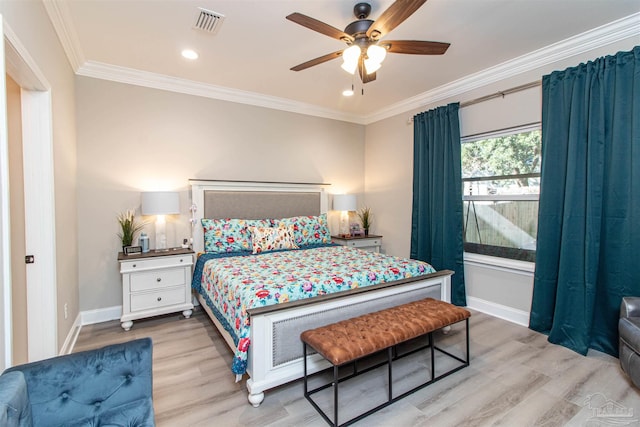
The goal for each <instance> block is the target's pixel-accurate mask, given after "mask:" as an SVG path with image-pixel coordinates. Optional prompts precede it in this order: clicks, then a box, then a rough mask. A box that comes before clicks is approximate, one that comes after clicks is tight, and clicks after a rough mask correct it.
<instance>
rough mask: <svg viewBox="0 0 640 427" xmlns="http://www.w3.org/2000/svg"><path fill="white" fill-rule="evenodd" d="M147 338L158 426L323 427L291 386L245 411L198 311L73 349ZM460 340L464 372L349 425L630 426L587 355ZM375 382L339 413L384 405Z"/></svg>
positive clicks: (400, 371) (631, 404)
mask: <svg viewBox="0 0 640 427" xmlns="http://www.w3.org/2000/svg"><path fill="white" fill-rule="evenodd" d="M147 336H148V337H151V338H152V339H153V344H154V346H153V398H154V408H155V414H156V422H157V425H158V426H325V425H327V424H326V423H325V421H324V420H322V418H321V417H320V416H319V415H318V414H317V413H316V411H315V410H314V409H313V407H312V406H311V405H310V404H309V403H308V402H307V401H306V400H305V399H304V397H303V396H302V382H301V381H295V382H293V383H290V384H287V385H284V386H281V387H278V388H276V389H274V390H270V391H267V392H266V393H265V396H266V397H265V400H264V402H263V403H262V405H261V406H260V407H259V408H253V407H252V406H250V405H249V403H248V402H247V399H246V396H247V391H246V388H245V386H244V381H243V382H242V383H235V382H234V376H233V375H232V374H231V371H230V365H231V356H232V353H231V351H230V350H229V348H228V347H227V346H226V344H225V342H224V341H223V339H222V337H221V336H220V335H219V334H218V332H217V330H216V329H215V327H214V326H213V325H212V323H211V321H210V320H209V318H208V317H207V316H206V314H204V313H202V312H201V311H199V310H196V311H195V312H194V315H193V316H192V317H191V318H190V319H184V318H182V317H181V316H180V315H178V314H175V315H167V316H162V317H157V318H153V319H148V320H140V321H136V322H134V325H133V328H132V329H131V331H129V332H124V331H123V330H122V328H121V327H120V323H119V322H117V321H112V322H105V323H101V324H96V325H89V326H85V327H83V328H82V330H81V332H80V335H79V337H78V340H77V342H76V345H75V348H74V351H82V350H87V349H91V348H97V347H101V346H103V345H107V344H112V343H117V342H123V341H127V340H131V339H134V338H141V337H147ZM470 337H471V343H470V346H471V364H470V366H469V367H467V368H464V369H462V370H461V371H459V372H457V373H455V374H453V375H451V376H449V377H447V378H445V379H443V380H441V381H439V382H436V383H435V384H432V385H430V386H428V387H426V388H424V389H422V390H420V391H418V392H416V393H414V394H412V395H410V396H408V397H406V398H405V399H403V400H400V401H399V402H396V403H395V404H393V405H391V406H389V407H387V408H385V409H383V410H381V411H379V412H377V413H375V414H373V415H371V416H369V417H367V418H365V419H364V420H361V421H360V422H358V423H356V424H354V425H355V426H367V427H368V426H394V427H399V426H436V427H437V426H444V427H449V426H456V427H457V426H514V427H515V426H517V427H520V426H563V425H566V426H594V427H595V426H608V425H617V426H625V425H629V426H640V421H639V420H640V391H638V390H637V389H635V388H633V386H632V385H631V383H630V382H629V381H628V379H627V378H626V377H625V375H624V373H623V372H622V371H621V370H620V368H619V364H618V360H617V359H615V358H613V357H610V356H607V355H604V354H601V353H597V352H590V353H589V355H588V356H587V357H583V356H580V355H578V354H576V353H574V352H572V351H571V350H568V349H566V348H564V347H561V346H556V345H553V344H550V343H548V342H547V340H546V336H544V335H541V334H539V333H536V332H534V331H531V330H529V329H527V328H525V327H522V326H518V325H515V324H512V323H509V322H506V321H504V320H500V319H497V318H494V317H491V316H488V315H486V314H483V313H478V312H473V314H472V316H471V321H470ZM463 339H464V332H463V329H462V328H461V327H454V329H453V331H452V333H450V334H448V335H447V336H442V335H441V336H439V337H437V341H436V342H437V343H438V344H439V345H442V346H444V347H447V348H449V349H453V351H457V350H460V349H461V348H462V342H463ZM425 358H428V355H427V354H417V355H414V356H411V357H407V358H406V359H404V360H406V362H404V361H403V364H401V365H399V366H398V367H397V368H396V365H394V378H397V382H398V384H399V385H398V386H396V385H395V384H396V382H394V387H397V388H398V391H401V390H399V388H400V387H402V386H404V385H405V384H406V383H410V382H411V381H415V380H416V378H418V373H419V372H421V368H423V367H424V368H425V369H428V368H426V367H427V366H428V360H425ZM385 379H386V370H384V371H382V372H381V373H380V374H379V375H375V374H374V373H372V374H368V375H363V376H362V377H358V378H356V379H354V380H352V382H347V383H344V385H342V384H341V387H344V388H341V399H340V400H341V403H342V405H344V407H345V409H344V412H345V416H346V415H348V414H347V412H348V411H349V410H357V411H359V410H362V409H364V408H369V407H372V406H375V405H376V404H377V402H374V400H375V399H376V397H379V398H384V397H385V396H386V394H385V393H386V385H385ZM318 380H319V379H318ZM319 400H321V401H322V400H323V396H319ZM607 403H608V406H607ZM603 405H604V407H605V409H606V410H608V411H611V410H614V409H617V412H618V417H617V418H616V420H613V419H612V418H610V417H607V416H606V415H607V413H604V414H603V413H602V411H598V408H601V407H603ZM341 408H342V407H341ZM341 410H342V409H341ZM620 415H622V416H620ZM343 421H344V420H343V419H341V420H340V422H343ZM613 421H617V422H616V423H612V422H613Z"/></svg>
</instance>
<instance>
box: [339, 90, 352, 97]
mask: <svg viewBox="0 0 640 427" xmlns="http://www.w3.org/2000/svg"><path fill="white" fill-rule="evenodd" d="M342 96H353V90H351V89H347V90H343V91H342Z"/></svg>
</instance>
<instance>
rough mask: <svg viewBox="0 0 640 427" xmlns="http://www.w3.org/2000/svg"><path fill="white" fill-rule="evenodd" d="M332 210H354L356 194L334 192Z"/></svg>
mask: <svg viewBox="0 0 640 427" xmlns="http://www.w3.org/2000/svg"><path fill="white" fill-rule="evenodd" d="M333 210H334V211H355V210H356V196H355V194H335V195H334V196H333Z"/></svg>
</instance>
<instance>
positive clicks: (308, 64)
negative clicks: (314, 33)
mask: <svg viewBox="0 0 640 427" xmlns="http://www.w3.org/2000/svg"><path fill="white" fill-rule="evenodd" d="M341 56H342V51H341V50H339V51H337V52H333V53H328V54H326V55H324V56H320V57H318V58H315V59H312V60H311V61H307V62H303V63H302V64H299V65H296V66H295V67H292V68H291V71H302V70H306V69H307V68H310V67H313V66H314V65H318V64H322V63H323V62H327V61H331V60H332V59H336V58H339V57H341Z"/></svg>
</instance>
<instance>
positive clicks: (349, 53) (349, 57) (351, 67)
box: [341, 45, 362, 74]
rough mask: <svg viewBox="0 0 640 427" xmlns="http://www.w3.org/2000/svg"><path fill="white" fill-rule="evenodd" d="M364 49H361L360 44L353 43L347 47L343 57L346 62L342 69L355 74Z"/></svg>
mask: <svg viewBox="0 0 640 427" xmlns="http://www.w3.org/2000/svg"><path fill="white" fill-rule="evenodd" d="M361 54H362V51H361V50H360V46H356V45H351V46H349V47H348V48H346V49H345V50H344V51H343V52H342V59H343V60H344V62H343V63H342V66H341V67H342V69H343V70H345V71H346V72H347V73H349V74H354V73H355V72H356V68H358V59H359V58H360V55H361Z"/></svg>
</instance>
